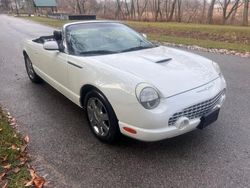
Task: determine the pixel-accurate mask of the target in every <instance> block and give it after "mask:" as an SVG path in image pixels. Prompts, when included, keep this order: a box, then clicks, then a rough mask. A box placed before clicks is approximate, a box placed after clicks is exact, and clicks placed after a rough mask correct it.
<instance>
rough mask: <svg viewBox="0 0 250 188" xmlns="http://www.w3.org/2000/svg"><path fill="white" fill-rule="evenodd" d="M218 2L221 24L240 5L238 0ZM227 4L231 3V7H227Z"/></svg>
mask: <svg viewBox="0 0 250 188" xmlns="http://www.w3.org/2000/svg"><path fill="white" fill-rule="evenodd" d="M220 4H221V7H222V24H225V23H226V22H227V20H228V19H229V18H230V16H231V15H232V13H233V12H234V11H236V10H237V9H238V8H239V7H240V6H241V5H242V4H241V3H240V0H235V1H234V2H232V1H231V0H223V2H220ZM229 5H231V7H229Z"/></svg>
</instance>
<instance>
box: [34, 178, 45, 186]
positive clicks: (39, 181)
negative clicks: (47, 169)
mask: <svg viewBox="0 0 250 188" xmlns="http://www.w3.org/2000/svg"><path fill="white" fill-rule="evenodd" d="M44 183H45V179H44V178H43V177H37V178H35V179H34V184H35V187H36V188H42V187H43V185H44Z"/></svg>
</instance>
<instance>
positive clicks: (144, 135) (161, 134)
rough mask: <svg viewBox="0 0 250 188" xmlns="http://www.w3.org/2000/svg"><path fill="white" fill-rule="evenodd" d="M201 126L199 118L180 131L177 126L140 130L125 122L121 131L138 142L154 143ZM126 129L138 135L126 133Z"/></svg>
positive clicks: (121, 126) (120, 123)
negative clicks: (134, 131)
mask: <svg viewBox="0 0 250 188" xmlns="http://www.w3.org/2000/svg"><path fill="white" fill-rule="evenodd" d="M199 124H200V119H198V118H197V119H193V120H191V121H190V123H189V125H188V126H186V127H184V128H182V129H179V128H177V127H175V126H171V127H169V126H167V127H165V128H161V129H142V128H138V127H135V126H132V125H128V124H126V123H123V122H119V126H120V131H121V133H122V134H124V135H127V136H129V137H132V138H134V139H137V140H141V141H147V142H153V141H158V140H163V139H167V138H172V137H175V136H179V135H182V134H184V133H187V132H190V131H192V130H194V129H196V127H197V126H198V125H199ZM124 127H129V128H131V129H133V130H136V134H132V133H129V132H127V131H125V130H124Z"/></svg>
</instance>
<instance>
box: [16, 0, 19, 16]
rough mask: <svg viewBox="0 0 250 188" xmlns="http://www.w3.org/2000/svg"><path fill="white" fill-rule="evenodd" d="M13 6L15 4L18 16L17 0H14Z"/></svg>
mask: <svg viewBox="0 0 250 188" xmlns="http://www.w3.org/2000/svg"><path fill="white" fill-rule="evenodd" d="M15 6H16V14H17V16H19V10H18V4H17V0H15Z"/></svg>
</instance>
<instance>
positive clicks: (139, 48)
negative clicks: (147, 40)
mask: <svg viewBox="0 0 250 188" xmlns="http://www.w3.org/2000/svg"><path fill="white" fill-rule="evenodd" d="M148 48H153V46H136V47H133V48H128V49H126V50H122V51H120V52H131V51H135V50H143V49H148Z"/></svg>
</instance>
